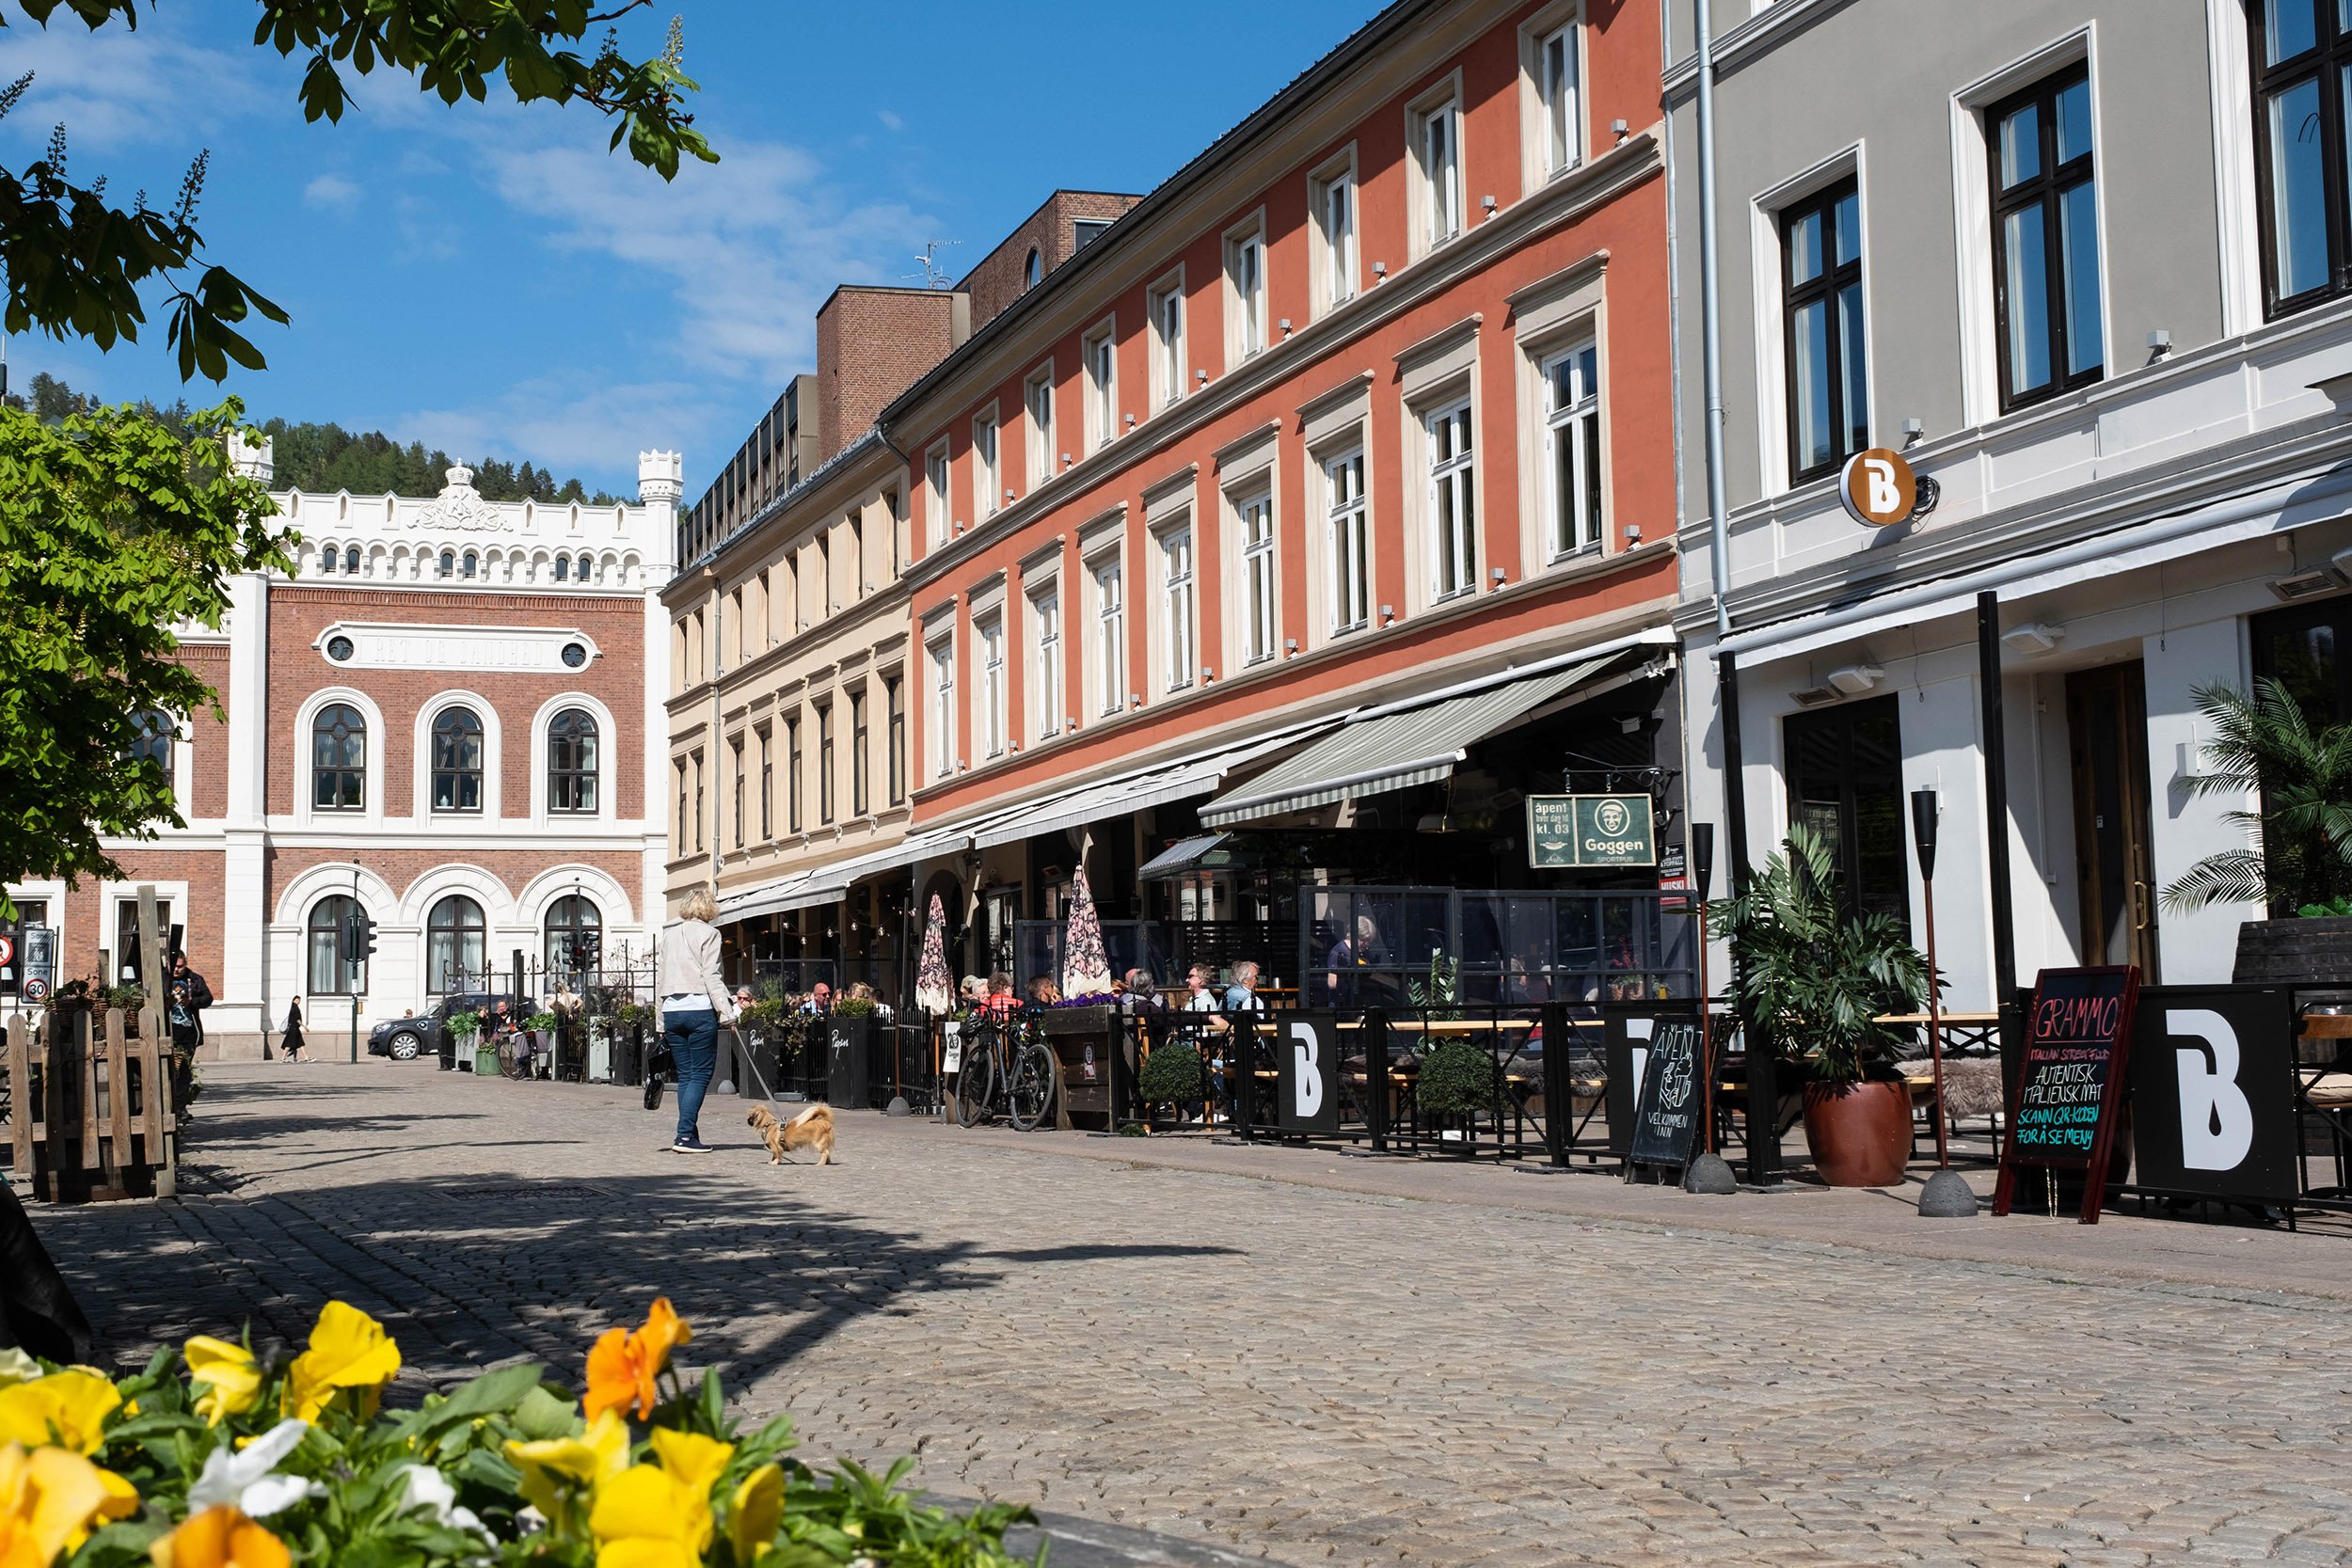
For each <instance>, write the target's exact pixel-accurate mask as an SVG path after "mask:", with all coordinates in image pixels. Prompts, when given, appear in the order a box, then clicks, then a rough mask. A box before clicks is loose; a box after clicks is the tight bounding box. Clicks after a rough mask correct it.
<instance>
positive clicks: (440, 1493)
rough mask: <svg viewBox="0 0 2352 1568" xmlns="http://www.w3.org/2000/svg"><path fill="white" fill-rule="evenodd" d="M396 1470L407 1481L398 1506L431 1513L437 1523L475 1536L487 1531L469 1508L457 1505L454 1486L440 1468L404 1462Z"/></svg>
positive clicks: (484, 1533)
mask: <svg viewBox="0 0 2352 1568" xmlns="http://www.w3.org/2000/svg"><path fill="white" fill-rule="evenodd" d="M400 1473H401V1475H402V1476H403V1477H404V1478H405V1480H406V1481H407V1483H408V1490H407V1495H406V1496H405V1497H403V1498H402V1499H401V1505H400V1506H401V1507H402V1508H404V1509H407V1510H410V1511H414V1510H417V1509H423V1510H424V1511H425V1512H427V1513H431V1514H432V1515H433V1517H434V1519H435V1521H436V1522H437V1523H439V1524H444V1525H454V1526H456V1527H457V1528H459V1529H469V1530H472V1531H473V1532H474V1533H475V1534H477V1535H486V1534H488V1533H489V1532H488V1531H487V1530H485V1529H484V1528H482V1521H481V1520H480V1519H478V1518H476V1517H475V1516H474V1512H473V1510H471V1509H469V1508H459V1507H458V1506H457V1488H455V1487H454V1486H452V1485H451V1484H450V1483H449V1478H448V1477H447V1476H445V1475H443V1474H441V1472H440V1471H438V1470H437V1469H435V1468H434V1467H433V1466H432V1465H402V1466H401V1472H400Z"/></svg>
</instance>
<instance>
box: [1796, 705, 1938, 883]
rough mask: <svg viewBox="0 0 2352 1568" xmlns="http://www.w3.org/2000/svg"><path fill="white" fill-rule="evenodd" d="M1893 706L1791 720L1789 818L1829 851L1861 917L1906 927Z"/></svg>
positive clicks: (1898, 743)
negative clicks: (1885, 918) (1888, 918)
mask: <svg viewBox="0 0 2352 1568" xmlns="http://www.w3.org/2000/svg"><path fill="white" fill-rule="evenodd" d="M1896 703H1897V699H1895V698H1893V697H1877V698H1873V699H1871V700H1870V701H1868V702H1863V703H1847V704H1843V705H1839V706H1837V707H1834V708H1825V709H1823V710H1821V711H1820V712H1819V713H1800V714H1792V715H1791V716H1790V717H1789V718H1788V720H1787V721H1785V722H1786V729H1785V730H1784V732H1783V736H1782V738H1783V739H1784V741H1785V742H1786V744H1787V746H1788V818H1789V820H1790V821H1791V822H1802V823H1804V825H1805V826H1806V827H1808V828H1811V829H1812V830H1813V831H1814V832H1815V833H1817V834H1819V835H1820V838H1821V839H1822V841H1823V842H1824V843H1825V844H1827V845H1828V846H1829V849H1830V853H1831V855H1832V857H1833V858H1834V859H1835V860H1836V863H1837V868H1838V885H1839V886H1840V887H1841V888H1842V889H1845V890H1847V895H1848V897H1849V898H1850V899H1851V902H1852V904H1853V906H1854V907H1855V908H1856V909H1857V910H1859V911H1862V912H1865V913H1870V912H1877V913H1883V914H1889V915H1892V916H1894V917H1895V919H1896V921H1897V922H1898V923H1899V925H1901V926H1902V927H1903V928H1904V929H1905V930H1908V929H1909V928H1910V925H1911V882H1910V871H1909V865H1910V859H1911V857H1910V852H1909V849H1908V847H1907V846H1908V844H1909V840H1910V825H1909V823H1908V822H1907V821H1906V820H1905V814H1904V806H1903V783H1902V760H1903V750H1902V735H1901V731H1900V727H1899V721H1898V718H1897V706H1896Z"/></svg>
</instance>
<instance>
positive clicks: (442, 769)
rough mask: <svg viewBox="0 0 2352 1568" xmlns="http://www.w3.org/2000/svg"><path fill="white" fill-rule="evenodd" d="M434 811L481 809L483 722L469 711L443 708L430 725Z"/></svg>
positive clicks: (459, 708) (460, 708)
mask: <svg viewBox="0 0 2352 1568" xmlns="http://www.w3.org/2000/svg"><path fill="white" fill-rule="evenodd" d="M433 809H434V810H435V811H480V810H481V809H482V721H481V720H479V719H477V718H475V717H474V713H473V710H472V709H471V708H464V707H453V708H444V709H442V710H441V713H440V716H439V717H438V718H437V719H435V720H434V721H433Z"/></svg>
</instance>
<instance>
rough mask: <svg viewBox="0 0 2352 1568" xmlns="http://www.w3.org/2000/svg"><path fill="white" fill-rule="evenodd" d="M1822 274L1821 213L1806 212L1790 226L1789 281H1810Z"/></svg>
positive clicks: (1794, 282)
mask: <svg viewBox="0 0 2352 1568" xmlns="http://www.w3.org/2000/svg"><path fill="white" fill-rule="evenodd" d="M1820 276H1821V214H1820V213H1818V212H1812V213H1807V214H1805V215H1804V216H1803V217H1801V218H1799V219H1798V220H1797V221H1796V222H1794V223H1792V224H1790V225H1789V226H1788V281H1789V282H1790V283H1791V284H1796V283H1810V282H1812V281H1813V280H1814V279H1815V278H1817V277H1820Z"/></svg>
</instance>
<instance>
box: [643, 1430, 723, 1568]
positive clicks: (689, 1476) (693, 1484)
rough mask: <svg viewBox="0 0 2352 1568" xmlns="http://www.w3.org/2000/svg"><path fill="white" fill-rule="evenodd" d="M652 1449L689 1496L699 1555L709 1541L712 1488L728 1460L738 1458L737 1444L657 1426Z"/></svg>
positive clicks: (686, 1504) (695, 1544)
mask: <svg viewBox="0 0 2352 1568" xmlns="http://www.w3.org/2000/svg"><path fill="white" fill-rule="evenodd" d="M653 1451H654V1457H655V1458H657V1459H659V1460H660V1461H661V1468H662V1469H663V1471H664V1472H666V1473H667V1474H668V1475H669V1477H670V1479H671V1480H672V1481H676V1482H677V1484H678V1490H679V1492H680V1493H681V1494H682V1495H683V1497H685V1499H686V1501H685V1507H686V1509H687V1512H688V1515H689V1519H688V1523H689V1524H690V1525H691V1527H692V1528H691V1531H690V1532H689V1539H690V1540H691V1541H692V1543H693V1545H694V1551H695V1553H696V1554H697V1555H700V1554H701V1553H702V1552H703V1551H704V1550H705V1549H706V1548H707V1547H708V1546H709V1544H710V1532H711V1518H710V1489H711V1488H712V1487H713V1486H715V1485H717V1484H718V1482H719V1477H720V1475H721V1474H722V1473H723V1471H724V1470H725V1469H726V1467H727V1461H728V1460H730V1459H732V1458H734V1457H735V1445H734V1444H732V1443H722V1442H719V1441H718V1440H717V1439H715V1438H710V1437H705V1436H703V1435H702V1434H701V1433H694V1432H673V1431H671V1430H670V1429H669V1428H667V1427H656V1428H655V1429H654V1433H653Z"/></svg>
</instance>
